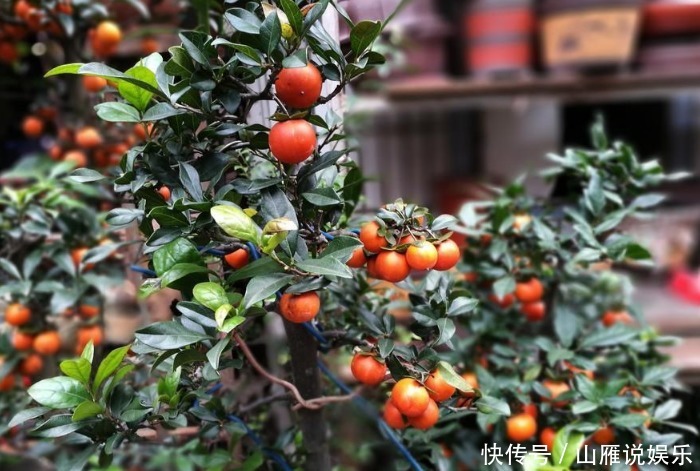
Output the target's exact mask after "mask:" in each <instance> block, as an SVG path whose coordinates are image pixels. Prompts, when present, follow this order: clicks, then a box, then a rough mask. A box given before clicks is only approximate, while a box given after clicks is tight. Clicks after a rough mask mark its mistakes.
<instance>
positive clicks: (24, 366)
mask: <svg viewBox="0 0 700 471" xmlns="http://www.w3.org/2000/svg"><path fill="white" fill-rule="evenodd" d="M43 368H44V360H42V359H41V357H40V356H39V355H37V354H36V353H33V354H31V355H29V356H28V357H27V358H25V359H24V360H22V362H21V363H20V364H19V372H20V373H22V374H23V375H26V376H34V375H36V374H39V373H40V372H41V370H42V369H43Z"/></svg>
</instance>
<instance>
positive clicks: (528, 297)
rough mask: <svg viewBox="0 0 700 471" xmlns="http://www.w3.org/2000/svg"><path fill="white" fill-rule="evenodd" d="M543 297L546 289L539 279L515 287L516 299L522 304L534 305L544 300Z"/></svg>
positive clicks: (531, 279)
mask: <svg viewBox="0 0 700 471" xmlns="http://www.w3.org/2000/svg"><path fill="white" fill-rule="evenodd" d="M543 295H544V287H543V286H542V283H541V282H540V280H538V279H537V278H530V279H529V280H528V281H523V282H520V283H516V285H515V297H516V298H517V299H518V301H520V302H521V303H534V302H535V301H539V300H540V299H542V296H543Z"/></svg>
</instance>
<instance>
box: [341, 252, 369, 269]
mask: <svg viewBox="0 0 700 471" xmlns="http://www.w3.org/2000/svg"><path fill="white" fill-rule="evenodd" d="M365 263H367V256H365V250H364V249H363V248H362V247H358V248H356V249H355V250H353V252H352V255H351V256H350V258H349V259H348V261H347V262H346V264H347V266H349V267H350V268H362V267H364V266H365Z"/></svg>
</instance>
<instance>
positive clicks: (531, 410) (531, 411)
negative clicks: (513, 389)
mask: <svg viewBox="0 0 700 471" xmlns="http://www.w3.org/2000/svg"><path fill="white" fill-rule="evenodd" d="M523 413H524V414H527V415H529V416H531V417H532V418H533V419H535V420H537V416H538V415H539V413H540V411H539V410H538V409H537V405H535V404H534V403H532V402H531V403H530V404H525V405H523Z"/></svg>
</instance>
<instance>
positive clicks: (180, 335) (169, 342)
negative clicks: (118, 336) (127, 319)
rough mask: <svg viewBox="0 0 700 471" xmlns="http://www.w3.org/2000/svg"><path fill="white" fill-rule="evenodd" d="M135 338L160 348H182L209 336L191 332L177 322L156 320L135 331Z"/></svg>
mask: <svg viewBox="0 0 700 471" xmlns="http://www.w3.org/2000/svg"><path fill="white" fill-rule="evenodd" d="M136 339H137V340H138V341H139V342H141V343H143V344H145V345H148V346H149V347H153V348H157V349H160V350H169V349H174V348H182V347H186V346H188V345H192V344H193V343H197V342H201V341H203V340H208V339H209V336H207V335H205V334H202V333H199V332H193V331H191V330H189V329H187V328H186V327H185V326H183V325H182V324H180V323H179V322H175V321H171V322H157V323H155V324H152V325H149V326H148V327H144V328H143V329H141V330H138V331H137V332H136Z"/></svg>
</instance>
